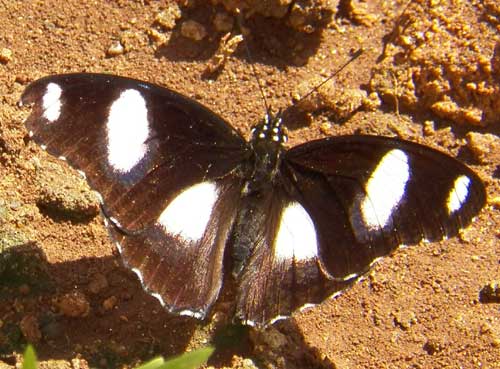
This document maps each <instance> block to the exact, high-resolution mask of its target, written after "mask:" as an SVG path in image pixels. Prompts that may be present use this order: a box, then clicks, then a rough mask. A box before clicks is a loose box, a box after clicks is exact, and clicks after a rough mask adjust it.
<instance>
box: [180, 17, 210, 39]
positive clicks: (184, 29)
mask: <svg viewBox="0 0 500 369" xmlns="http://www.w3.org/2000/svg"><path fill="white" fill-rule="evenodd" d="M181 35H183V36H184V37H186V38H189V39H191V40H194V41H201V40H203V39H204V38H205V37H206V36H207V31H206V29H205V26H203V24H201V23H198V22H196V21H194V20H188V21H185V22H184V23H182V25H181Z"/></svg>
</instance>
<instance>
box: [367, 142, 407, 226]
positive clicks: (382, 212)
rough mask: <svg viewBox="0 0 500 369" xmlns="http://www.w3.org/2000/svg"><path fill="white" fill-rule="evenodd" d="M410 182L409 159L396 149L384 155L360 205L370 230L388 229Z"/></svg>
mask: <svg viewBox="0 0 500 369" xmlns="http://www.w3.org/2000/svg"><path fill="white" fill-rule="evenodd" d="M409 178H410V171H409V166H408V156H406V154H405V153H404V152H403V151H401V150H397V149H394V150H391V151H389V152H388V153H387V154H385V155H384V157H383V158H382V160H380V163H379V164H378V165H377V167H376V168H375V170H374V171H373V173H372V174H371V176H370V179H369V180H368V182H367V184H366V196H365V197H364V199H363V201H362V203H361V216H362V218H363V222H364V224H365V225H366V226H367V227H368V228H378V227H384V226H386V225H388V222H389V220H390V218H391V214H392V212H393V211H394V208H395V207H396V206H397V205H398V204H399V202H400V201H401V199H402V197H403V195H404V193H405V187H406V183H407V182H408V179H409Z"/></svg>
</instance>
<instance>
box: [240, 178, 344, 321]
mask: <svg viewBox="0 0 500 369" xmlns="http://www.w3.org/2000/svg"><path fill="white" fill-rule="evenodd" d="M246 202H247V203H246V204H245V201H243V203H242V204H241V207H240V211H241V209H245V207H246V209H247V210H249V211H246V210H243V211H244V213H245V215H246V217H245V218H244V219H240V222H239V223H238V222H236V224H235V230H234V231H235V233H234V235H235V238H234V240H233V244H234V243H236V244H238V243H247V244H248V245H249V246H248V247H251V248H252V252H251V255H250V256H249V258H248V260H247V262H246V265H245V268H244V269H243V271H242V273H241V274H240V275H238V278H237V282H238V285H239V291H238V295H237V299H236V316H237V317H238V318H239V319H240V320H241V321H243V322H244V323H246V324H250V325H258V326H261V325H264V324H268V323H269V322H271V321H273V320H276V319H279V318H282V317H287V316H290V315H291V313H292V312H293V311H294V310H296V309H298V308H299V307H301V306H304V305H306V304H310V303H320V302H321V301H323V300H324V299H326V298H327V297H328V296H330V295H332V294H333V293H335V292H336V291H338V290H340V289H342V288H343V287H345V285H346V284H342V283H337V282H336V281H331V280H328V279H327V278H326V276H325V274H324V273H323V272H322V271H321V269H320V263H319V259H318V246H319V244H318V240H317V237H316V230H315V225H314V223H313V222H312V219H311V218H310V216H309V214H308V213H307V211H306V210H305V209H304V208H303V207H302V205H301V204H300V203H298V202H296V201H294V200H293V199H292V198H290V196H289V195H288V194H287V193H286V192H285V191H284V189H283V188H281V187H276V188H275V189H274V191H273V192H272V193H271V192H267V193H266V194H265V195H264V196H258V197H255V198H252V199H246ZM248 227H253V228H254V229H255V230H256V232H247V233H245V232H243V230H244V229H248ZM240 228H241V230H242V232H239V229H240ZM240 233H243V234H244V236H243V237H244V238H243V239H242V238H241V236H238V235H239V234H240ZM233 247H234V245H233Z"/></svg>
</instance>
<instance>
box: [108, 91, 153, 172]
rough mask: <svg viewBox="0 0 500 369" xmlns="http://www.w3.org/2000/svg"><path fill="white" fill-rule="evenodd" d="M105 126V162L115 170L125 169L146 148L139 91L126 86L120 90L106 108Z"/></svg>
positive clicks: (146, 130) (145, 120)
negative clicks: (106, 151) (107, 110)
mask: <svg viewBox="0 0 500 369" xmlns="http://www.w3.org/2000/svg"><path fill="white" fill-rule="evenodd" d="M106 128H107V135H108V162H109V164H110V165H111V167H112V168H113V169H114V170H116V171H118V172H122V173H125V172H129V171H130V170H131V169H132V168H134V166H135V165H137V164H138V163H139V161H140V160H141V159H142V158H143V157H144V156H145V155H146V153H147V150H148V147H147V145H146V144H145V142H146V140H147V139H148V137H149V133H150V132H149V122H148V110H147V107H146V100H145V99H144V97H143V96H142V95H141V93H140V92H139V91H137V90H133V89H129V90H125V91H123V92H122V93H121V94H120V96H119V97H118V99H116V100H115V101H114V102H113V104H112V105H111V108H110V109H109V116H108V121H107V122H106Z"/></svg>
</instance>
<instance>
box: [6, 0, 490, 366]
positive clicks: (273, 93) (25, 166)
mask: <svg viewBox="0 0 500 369" xmlns="http://www.w3.org/2000/svg"><path fill="white" fill-rule="evenodd" d="M207 3H208V2H198V3H196V2H193V1H184V2H178V3H176V2H173V1H142V2H141V1H107V2H97V1H94V2H80V1H74V0H67V1H65V2H64V3H61V2H59V1H53V0H52V1H22V2H19V1H14V0H5V1H2V2H1V4H0V98H1V102H2V105H1V107H0V154H1V156H0V252H1V254H0V368H11V367H12V368H13V367H15V365H16V363H18V361H19V354H20V352H21V351H22V348H23V347H24V344H25V343H26V342H27V341H30V342H33V343H34V345H35V347H36V349H37V351H38V354H39V356H40V359H41V361H42V364H41V365H42V367H46V368H49V367H50V368H87V367H102V368H107V367H110V368H111V367H132V366H133V365H135V363H137V362H138V361H141V360H144V359H147V358H150V357H152V356H154V355H157V354H162V355H164V356H172V355H175V354H179V353H182V352H184V351H186V350H191V349H193V348H196V347H201V346H204V345H206V344H207V343H208V342H210V341H211V340H212V339H213V338H214V337H217V348H218V349H217V351H216V354H215V355H214V356H213V358H212V359H211V361H210V362H209V365H212V366H213V367H215V368H221V367H230V368H254V367H259V368H301V367H315V368H500V305H499V303H498V301H497V302H490V303H485V302H484V299H480V298H479V292H480V290H481V289H482V288H483V287H484V286H486V285H488V284H491V286H493V282H495V281H498V280H500V268H499V266H500V257H499V252H498V251H499V246H500V245H499V244H500V240H499V238H500V232H499V226H500V215H499V212H498V207H499V202H500V200H499V198H498V196H499V195H500V186H499V176H500V166H499V163H500V160H499V159H500V149H499V147H500V144H499V138H498V134H499V128H500V123H499V120H498V117H499V113H500V92H499V91H500V77H499V76H500V43H499V34H500V7H499V5H498V4H497V2H496V1H494V0H489V1H488V0H484V1H460V0H453V1H452V0H448V1H408V2H407V1H404V2H403V1H398V0H393V1H384V0H374V1H369V2H362V1H349V0H342V1H327V0H324V1H319V0H318V1H297V2H295V6H294V8H293V9H291V10H290V11H289V12H286V11H284V9H285V10H287V9H288V4H289V3H290V1H269V2H257V1H243V0H241V1H213V2H212V3H214V4H217V5H212V4H210V5H208V4H207ZM235 6H237V7H240V8H241V9H242V11H243V13H244V14H246V15H248V16H247V19H246V20H245V24H244V27H245V30H246V32H245V36H244V37H243V41H241V40H238V39H232V38H231V37H230V36H228V37H226V38H224V39H223V36H224V35H225V33H226V32H227V31H228V30H231V29H232V24H233V22H234V7H235ZM224 40H225V41H224ZM238 42H240V43H239V46H238ZM244 43H246V44H247V45H248V48H249V50H250V55H251V57H248V55H247V53H246V51H245V47H244ZM361 47H362V48H364V49H365V52H364V54H363V55H362V56H361V57H360V58H358V59H357V60H356V61H355V62H354V63H353V64H351V65H350V66H349V67H348V68H347V69H346V70H344V71H343V72H342V73H341V74H340V75H338V76H336V77H335V78H334V80H333V81H332V82H331V83H329V84H328V85H327V86H325V88H322V89H321V90H320V91H319V94H318V95H315V96H313V97H312V98H311V99H309V100H308V101H307V102H306V103H305V104H304V105H303V106H302V107H303V108H305V109H306V110H307V113H302V114H299V113H297V114H295V115H294V116H292V119H291V121H290V122H288V128H289V135H290V145H294V144H298V143H301V142H304V141H307V140H310V139H313V138H319V137H325V136H329V135H339V134H349V133H354V132H356V133H370V134H380V135H389V136H399V137H402V138H406V139H410V140H414V141H417V142H420V143H424V144H427V145H429V146H431V147H435V148H438V149H440V150H442V151H444V152H446V153H448V154H450V155H452V156H457V157H458V158H459V159H460V160H463V161H464V162H465V163H466V164H468V165H469V166H470V167H472V168H473V169H474V170H476V171H477V172H478V174H479V175H480V176H481V177H482V178H483V180H484V182H485V184H486V186H487V192H488V196H489V198H490V204H489V205H488V206H487V207H486V208H485V209H484V210H483V211H482V212H481V214H480V215H479V216H478V218H477V220H476V221H475V222H474V223H473V224H472V226H471V227H469V228H468V229H467V230H466V231H464V232H463V233H462V234H461V236H460V237H456V238H453V239H449V240H446V241H442V242H436V243H430V244H421V245H417V246H414V247H411V248H407V249H404V250H399V251H397V252H396V253H395V254H394V255H393V256H390V257H387V258H385V259H383V260H382V261H381V262H380V263H378V264H377V266H376V267H375V268H374V269H373V271H372V272H371V273H370V274H369V275H368V276H366V278H365V279H364V280H363V281H362V282H360V283H358V284H356V285H355V286H354V287H353V288H351V289H349V290H347V291H346V292H345V293H344V294H342V295H341V296H340V297H338V298H336V299H334V300H329V301H326V302H324V303H323V304H321V305H320V306H317V307H315V308H311V309H309V310H307V311H305V312H302V313H297V314H295V315H294V317H293V318H292V319H290V320H287V321H283V322H279V323H277V324H275V325H274V326H272V327H269V328H268V329H266V330H264V331H255V330H252V329H236V328H230V327H227V326H225V322H227V321H228V317H227V316H225V314H224V312H225V309H224V307H225V302H222V303H220V304H218V305H217V306H216V307H215V311H216V314H215V316H214V318H213V319H211V320H209V321H207V322H199V321H195V320H192V319H190V318H179V317H175V316H171V315H169V314H168V313H166V312H165V311H162V309H161V307H160V305H159V303H158V302H157V301H156V300H155V299H154V298H152V297H150V296H149V295H147V294H146V293H144V292H143V291H142V289H141V287H140V284H139V282H138V280H137V279H136V277H135V275H134V274H133V273H131V272H129V271H127V270H126V269H125V268H124V267H123V266H122V265H121V262H120V259H119V256H118V255H117V251H116V249H115V247H114V245H113V244H112V242H111V241H110V239H109V238H108V235H107V231H106V229H105V227H104V226H103V224H102V223H103V222H102V216H100V215H99V214H98V208H97V206H96V202H95V198H94V197H93V196H92V194H91V193H90V192H89V190H88V188H87V187H86V185H85V184H84V183H83V181H82V180H80V179H79V177H78V176H77V174H76V172H74V171H73V170H70V169H69V168H68V167H67V166H66V164H65V163H62V162H59V161H57V160H55V159H52V158H50V157H49V156H48V155H47V154H46V153H45V152H43V151H42V150H41V149H40V148H39V147H38V146H36V145H35V144H34V143H33V142H31V141H30V140H29V139H28V137H27V132H26V130H25V128H24V126H23V124H22V122H23V120H24V119H25V118H26V116H27V114H28V110H27V109H20V108H18V107H17V106H16V102H17V100H18V99H19V97H20V95H21V93H22V91H23V89H24V88H25V87H26V85H27V84H28V83H29V82H30V81H33V80H34V79H36V78H39V77H42V76H45V75H48V74H53V73H63V72H80V71H92V72H107V73H114V74H120V75H126V76H130V77H134V78H139V79H143V80H147V81H151V82H155V83H157V84H160V85H164V86H168V87H170V88H172V89H175V90H177V91H180V92H181V93H183V94H185V95H187V96H190V97H192V98H194V99H196V100H198V101H200V102H201V103H203V104H205V105H206V106H208V107H210V108H211V109H213V110H214V111H215V112H217V113H219V114H220V115H221V116H223V117H225V118H226V119H227V120H228V121H230V122H231V123H232V124H233V125H234V126H235V127H236V128H237V129H239V130H241V131H242V132H243V133H244V134H245V135H247V136H248V133H249V130H250V128H251V126H252V124H253V123H254V122H256V121H257V120H258V119H259V118H260V117H262V116H263V114H264V104H263V101H262V98H261V96H260V94H259V91H258V88H257V81H256V78H255V76H254V73H253V71H252V64H253V66H254V67H255V70H256V73H257V76H258V79H259V80H260V81H261V83H262V85H263V89H264V92H265V94H266V98H267V101H268V102H269V104H270V105H271V106H272V107H273V108H275V109H277V108H286V107H289V106H290V105H291V104H292V100H293V98H295V97H296V96H297V95H299V94H304V93H305V92H307V91H309V90H310V89H311V88H312V87H314V86H315V85H316V84H317V83H318V81H321V80H323V79H324V78H325V77H327V76H329V75H330V74H331V73H332V71H334V70H335V69H336V68H338V67H339V66H340V65H341V64H342V63H344V62H345V61H346V60H347V59H348V58H349V55H350V54H351V53H352V51H354V50H357V49H359V48H361ZM429 211H431V209H429ZM496 291H497V293H498V290H496Z"/></svg>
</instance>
